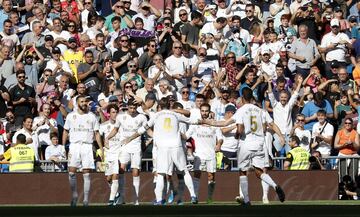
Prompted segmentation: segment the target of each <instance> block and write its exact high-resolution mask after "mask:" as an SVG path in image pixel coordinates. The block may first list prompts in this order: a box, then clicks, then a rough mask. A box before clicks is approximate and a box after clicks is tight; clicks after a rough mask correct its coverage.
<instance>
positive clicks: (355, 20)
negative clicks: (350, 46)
mask: <svg viewBox="0 0 360 217" xmlns="http://www.w3.org/2000/svg"><path fill="white" fill-rule="evenodd" d="M349 22H350V23H353V22H357V16H354V15H353V16H350V17H349Z"/></svg>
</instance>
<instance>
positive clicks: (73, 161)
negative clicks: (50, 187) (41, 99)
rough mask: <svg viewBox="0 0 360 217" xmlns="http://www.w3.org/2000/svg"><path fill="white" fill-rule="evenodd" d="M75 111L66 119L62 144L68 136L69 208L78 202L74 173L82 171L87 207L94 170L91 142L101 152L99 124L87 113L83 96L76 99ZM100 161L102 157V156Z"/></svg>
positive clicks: (86, 103) (93, 116) (86, 102)
mask: <svg viewBox="0 0 360 217" xmlns="http://www.w3.org/2000/svg"><path fill="white" fill-rule="evenodd" d="M76 102H77V105H78V109H77V111H73V112H71V113H69V114H68V115H67V117H66V121H65V125H64V132H63V137H62V143H63V145H64V146H65V144H66V142H67V139H68V136H69V141H70V146H69V163H68V167H69V182H70V188H71V192H72V200H71V206H76V203H77V200H78V194H77V187H76V186H77V181H76V171H77V170H78V169H80V168H81V169H82V173H83V178H84V200H83V205H84V206H88V205H89V193H90V182H91V180H90V171H91V170H93V169H94V168H95V165H94V154H93V142H94V140H95V139H96V142H97V144H98V145H99V147H100V149H101V150H102V148H103V146H102V142H101V137H100V133H99V122H98V120H97V118H96V116H95V115H94V114H93V113H91V112H89V111H88V101H87V100H86V98H85V96H78V97H77V100H76ZM102 159H104V157H103V156H102Z"/></svg>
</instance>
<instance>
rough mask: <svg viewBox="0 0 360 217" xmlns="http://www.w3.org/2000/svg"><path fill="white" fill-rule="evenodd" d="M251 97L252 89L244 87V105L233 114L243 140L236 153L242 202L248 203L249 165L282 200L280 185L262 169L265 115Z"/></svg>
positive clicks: (263, 161) (263, 165)
mask: <svg viewBox="0 0 360 217" xmlns="http://www.w3.org/2000/svg"><path fill="white" fill-rule="evenodd" d="M252 98H253V95H252V90H251V89H250V88H244V89H243V98H242V100H243V103H244V105H243V106H242V107H241V108H240V109H239V110H238V111H237V113H236V114H235V116H236V124H237V134H238V135H241V137H242V138H243V141H244V143H243V145H241V147H240V151H239V154H238V167H239V173H240V188H241V191H242V193H243V195H244V204H250V198H249V193H248V178H247V171H248V170H249V169H250V167H251V166H253V167H254V168H255V173H256V176H257V177H258V178H260V179H261V180H262V181H264V182H265V183H267V184H268V185H270V186H272V187H273V188H274V189H275V191H276V193H277V195H278V197H279V200H280V201H281V202H284V200H285V193H284V192H283V190H282V189H281V187H280V186H278V185H277V184H276V183H275V182H274V181H273V180H272V178H271V177H270V176H269V175H268V174H266V173H264V171H263V168H265V166H266V164H265V155H264V143H265V130H266V126H265V125H266V117H265V113H264V111H263V110H262V109H261V108H259V107H257V106H255V105H253V104H251V101H252Z"/></svg>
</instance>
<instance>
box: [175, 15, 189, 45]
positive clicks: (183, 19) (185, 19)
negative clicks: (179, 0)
mask: <svg viewBox="0 0 360 217" xmlns="http://www.w3.org/2000/svg"><path fill="white" fill-rule="evenodd" d="M177 15H178V16H179V19H178V20H179V21H178V22H176V20H177V19H176V18H175V20H174V21H175V22H176V23H175V25H174V28H173V34H174V35H175V37H176V38H177V39H178V40H179V41H181V31H180V29H181V28H182V27H183V26H184V25H185V24H186V23H188V22H189V19H188V12H187V11H186V10H185V9H181V10H180V11H179V13H178V14H177Z"/></svg>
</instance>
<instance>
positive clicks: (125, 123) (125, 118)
mask: <svg viewBox="0 0 360 217" xmlns="http://www.w3.org/2000/svg"><path fill="white" fill-rule="evenodd" d="M146 121H147V119H146V117H145V115H143V114H137V115H136V116H135V117H132V116H131V115H129V114H128V113H123V114H118V116H117V117H116V123H115V127H116V128H119V133H120V137H121V140H124V139H126V138H128V137H130V136H132V135H133V134H135V133H136V132H137V130H138V129H139V128H140V127H144V126H145V125H146ZM123 150H126V151H127V152H129V153H135V152H140V151H141V138H140V137H137V138H136V139H134V140H132V141H131V142H130V143H128V144H125V145H124V146H123Z"/></svg>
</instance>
